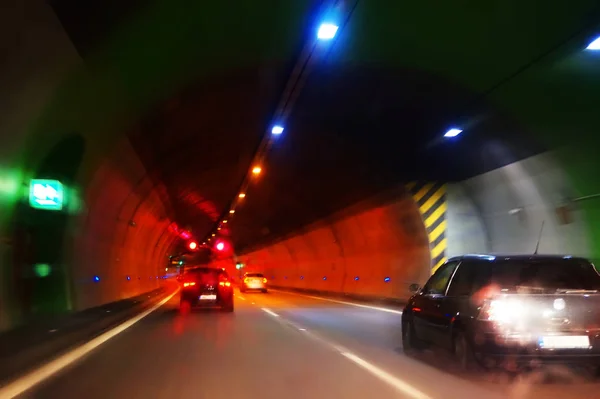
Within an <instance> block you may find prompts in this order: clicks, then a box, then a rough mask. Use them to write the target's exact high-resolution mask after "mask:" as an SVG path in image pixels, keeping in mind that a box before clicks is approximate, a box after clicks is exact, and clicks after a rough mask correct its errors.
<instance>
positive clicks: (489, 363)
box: [402, 255, 600, 369]
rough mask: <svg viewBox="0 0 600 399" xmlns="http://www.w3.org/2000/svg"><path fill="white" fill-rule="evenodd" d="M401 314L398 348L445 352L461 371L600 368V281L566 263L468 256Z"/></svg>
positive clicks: (578, 263)
mask: <svg viewBox="0 0 600 399" xmlns="http://www.w3.org/2000/svg"><path fill="white" fill-rule="evenodd" d="M411 287H412V289H413V290H414V291H416V293H415V294H414V295H413V296H412V297H411V298H410V300H409V302H408V305H407V306H406V307H405V309H404V312H403V314H402V343H403V346H404V350H405V351H406V352H407V353H410V352H412V351H414V350H416V349H420V348H422V347H423V345H426V344H433V345H435V346H439V347H443V348H446V349H449V350H450V351H451V352H452V353H454V355H455V356H456V358H457V360H458V361H459V362H460V364H461V366H462V367H463V368H471V367H472V366H475V367H480V366H484V367H485V368H492V367H504V368H508V369H510V368H513V367H514V368H516V369H518V368H521V367H530V366H535V365H539V364H542V363H545V362H559V363H585V364H588V365H591V366H593V367H595V368H596V369H597V368H598V366H600V306H599V305H600V296H599V294H598V293H599V291H600V275H599V274H598V272H597V271H596V269H595V268H594V265H592V264H591V263H590V262H589V261H588V260H586V259H583V258H574V257H570V256H542V255H520V256H498V255H495V256H493V255H466V256H461V257H456V258H452V259H450V260H449V261H447V262H446V263H445V264H443V265H442V266H441V267H440V268H439V269H438V270H437V271H436V272H435V273H434V274H433V276H431V277H430V278H429V281H427V283H426V284H425V286H424V287H423V288H421V289H419V287H418V286H415V285H413V286H411Z"/></svg>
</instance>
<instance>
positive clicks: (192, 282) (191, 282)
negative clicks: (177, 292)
mask: <svg viewBox="0 0 600 399" xmlns="http://www.w3.org/2000/svg"><path fill="white" fill-rule="evenodd" d="M195 285H196V282H194V281H186V282H185V283H183V288H189V287H193V286H195Z"/></svg>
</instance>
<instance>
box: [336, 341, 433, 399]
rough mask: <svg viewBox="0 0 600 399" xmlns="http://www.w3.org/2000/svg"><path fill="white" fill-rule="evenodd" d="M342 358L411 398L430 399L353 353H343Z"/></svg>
mask: <svg viewBox="0 0 600 399" xmlns="http://www.w3.org/2000/svg"><path fill="white" fill-rule="evenodd" d="M342 356H344V357H346V358H347V359H349V360H351V361H352V362H354V363H355V364H357V365H359V366H360V367H362V368H363V369H365V370H367V371H368V372H369V373H371V374H373V375H374V376H375V377H377V378H379V379H380V380H382V381H384V382H386V383H388V384H389V385H391V386H393V387H394V388H396V389H397V390H398V391H400V392H402V393H404V394H405V395H408V396H410V397H411V398H414V399H430V397H429V396H427V395H425V394H424V393H423V392H421V391H419V390H418V389H416V388H415V387H413V386H412V385H410V384H408V383H406V382H404V381H402V380H401V379H399V378H396V377H394V376H393V375H391V374H389V373H388V372H386V371H384V370H382V369H380V368H379V367H377V366H375V365H373V364H371V363H369V362H367V361H366V360H363V359H361V358H360V357H358V356H356V355H355V354H353V353H350V352H342Z"/></svg>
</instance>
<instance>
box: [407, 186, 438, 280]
mask: <svg viewBox="0 0 600 399" xmlns="http://www.w3.org/2000/svg"><path fill="white" fill-rule="evenodd" d="M406 187H407V189H408V191H409V192H410V194H411V195H412V198H413V200H414V201H415V203H416V204H417V206H418V207H419V212H420V213H421V218H422V219H423V223H424V224H425V229H426V230H427V235H428V237H429V250H430V251H431V273H432V274H433V273H434V272H435V271H436V270H437V268H438V267H440V266H441V265H442V264H443V263H444V262H445V261H446V259H447V258H446V247H447V242H446V207H447V204H446V185H445V184H444V183H428V182H413V183H409V184H407V186H406Z"/></svg>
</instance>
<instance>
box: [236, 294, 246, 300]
mask: <svg viewBox="0 0 600 399" xmlns="http://www.w3.org/2000/svg"><path fill="white" fill-rule="evenodd" d="M238 298H240V299H241V300H242V301H245V300H246V298H244V297H243V296H239V295H238Z"/></svg>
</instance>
